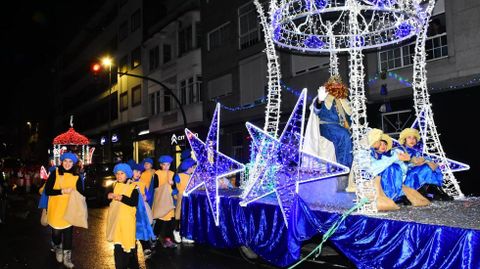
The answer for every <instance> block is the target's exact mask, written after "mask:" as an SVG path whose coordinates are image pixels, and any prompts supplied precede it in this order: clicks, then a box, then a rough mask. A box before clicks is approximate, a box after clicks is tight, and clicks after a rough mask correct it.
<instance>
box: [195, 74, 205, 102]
mask: <svg viewBox="0 0 480 269" xmlns="http://www.w3.org/2000/svg"><path fill="white" fill-rule="evenodd" d="M196 88H197V95H196V98H197V99H195V100H194V103H198V102H200V101H202V91H203V78H202V76H197V81H196Z"/></svg>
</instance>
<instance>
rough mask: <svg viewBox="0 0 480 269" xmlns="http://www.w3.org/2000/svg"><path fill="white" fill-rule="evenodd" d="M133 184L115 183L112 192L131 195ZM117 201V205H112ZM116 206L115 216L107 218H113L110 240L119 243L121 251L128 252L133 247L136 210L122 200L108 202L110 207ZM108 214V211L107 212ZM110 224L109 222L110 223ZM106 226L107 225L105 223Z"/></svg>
mask: <svg viewBox="0 0 480 269" xmlns="http://www.w3.org/2000/svg"><path fill="white" fill-rule="evenodd" d="M134 189H135V185H133V184H128V185H127V184H125V183H116V184H115V188H114V189H113V193H115V194H121V195H124V196H127V197H130V196H131V195H132V192H133V190H134ZM115 203H118V204H117V205H114V204H115ZM114 206H118V213H117V216H112V218H110V217H109V218H108V219H109V220H111V219H113V218H115V226H114V227H112V229H113V231H112V238H111V240H112V242H113V243H114V244H120V245H121V246H122V248H123V251H125V252H130V251H131V250H132V249H133V248H135V242H136V238H135V233H136V231H135V229H136V217H135V214H136V212H137V208H136V207H132V206H128V205H126V204H124V203H122V202H119V201H116V200H112V202H111V203H110V208H112V207H114ZM109 214H110V212H109ZM110 225H111V224H110ZM107 226H109V225H108V224H107Z"/></svg>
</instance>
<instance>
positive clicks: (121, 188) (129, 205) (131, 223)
mask: <svg viewBox="0 0 480 269" xmlns="http://www.w3.org/2000/svg"><path fill="white" fill-rule="evenodd" d="M113 173H114V174H115V178H116V180H117V181H116V182H115V186H114V188H113V192H110V193H109V194H108V199H111V200H112V202H111V203H110V207H109V209H108V218H107V241H109V242H113V243H114V251H113V255H114V259H115V268H128V267H130V268H138V257H137V246H136V218H137V217H136V216H137V214H136V213H137V206H138V201H139V197H140V194H139V191H138V190H137V189H136V188H135V187H136V185H134V184H128V180H129V179H130V178H132V176H133V171H132V169H131V168H130V166H129V165H128V164H126V163H119V164H117V165H115V167H114V168H113Z"/></svg>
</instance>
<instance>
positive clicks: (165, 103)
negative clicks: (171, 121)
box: [163, 94, 172, 112]
mask: <svg viewBox="0 0 480 269" xmlns="http://www.w3.org/2000/svg"><path fill="white" fill-rule="evenodd" d="M170 106H171V97H170V95H169V94H165V95H164V96H163V108H164V111H165V112H167V111H170V110H171V109H172V108H171V107H170Z"/></svg>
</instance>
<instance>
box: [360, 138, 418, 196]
mask: <svg viewBox="0 0 480 269" xmlns="http://www.w3.org/2000/svg"><path fill="white" fill-rule="evenodd" d="M369 139H370V140H376V141H371V142H372V143H371V145H372V147H371V151H370V157H371V169H372V174H374V175H378V176H380V178H381V181H380V182H381V185H382V189H383V191H384V192H385V195H386V196H387V197H388V198H390V199H392V200H393V201H396V202H397V201H402V202H404V203H406V202H408V200H406V199H405V194H404V193H403V190H402V185H403V180H404V178H405V174H406V172H407V166H406V165H405V163H404V161H407V160H409V156H408V154H405V153H403V152H401V151H399V150H391V149H392V139H391V138H390V137H389V136H388V135H386V134H384V133H383V132H382V131H381V130H379V129H373V130H372V131H371V132H370V133H369Z"/></svg>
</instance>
